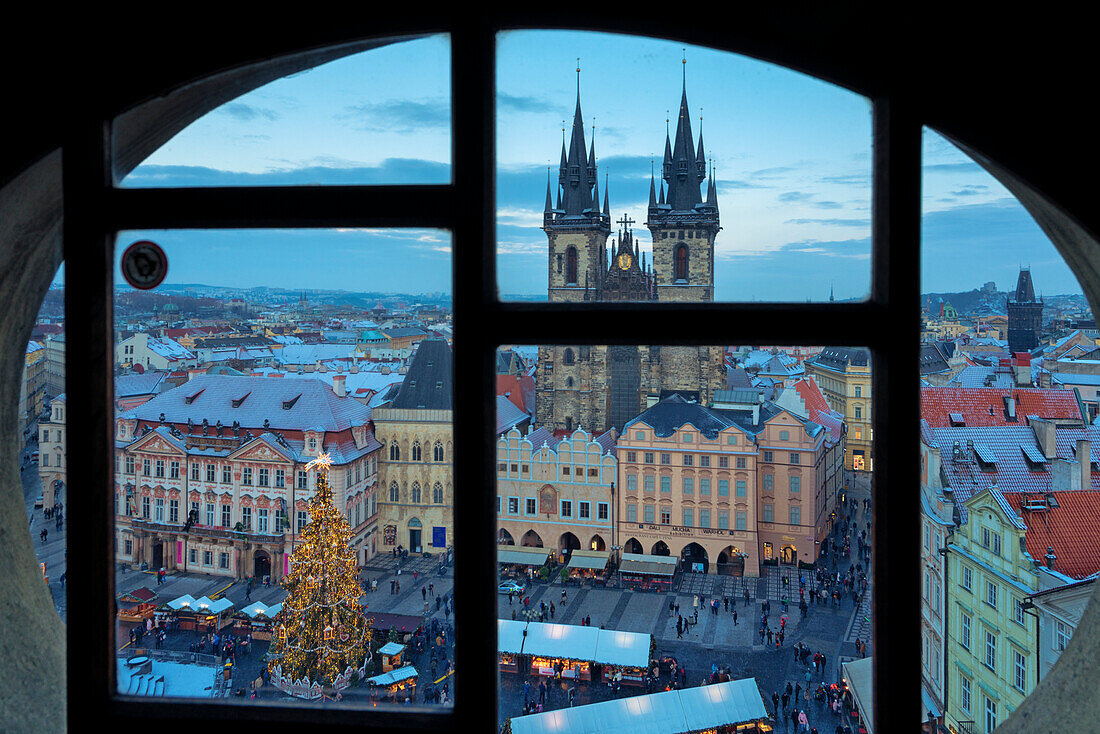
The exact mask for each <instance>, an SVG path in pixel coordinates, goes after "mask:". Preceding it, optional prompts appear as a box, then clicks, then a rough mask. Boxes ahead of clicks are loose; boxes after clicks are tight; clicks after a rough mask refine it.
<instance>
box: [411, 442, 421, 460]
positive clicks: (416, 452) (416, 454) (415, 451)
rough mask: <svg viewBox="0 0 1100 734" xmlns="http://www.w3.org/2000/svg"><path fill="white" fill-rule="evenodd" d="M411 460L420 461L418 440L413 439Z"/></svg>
mask: <svg viewBox="0 0 1100 734" xmlns="http://www.w3.org/2000/svg"><path fill="white" fill-rule="evenodd" d="M412 460H413V461H420V442H419V441H415V442H414V443H413V450H412Z"/></svg>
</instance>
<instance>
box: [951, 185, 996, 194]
mask: <svg viewBox="0 0 1100 734" xmlns="http://www.w3.org/2000/svg"><path fill="white" fill-rule="evenodd" d="M988 191H989V187H988V186H984V185H982V184H967V185H966V186H963V187H961V188H958V189H955V190H954V191H952V192H951V195H952V196H977V195H978V194H984V193H986V192H988Z"/></svg>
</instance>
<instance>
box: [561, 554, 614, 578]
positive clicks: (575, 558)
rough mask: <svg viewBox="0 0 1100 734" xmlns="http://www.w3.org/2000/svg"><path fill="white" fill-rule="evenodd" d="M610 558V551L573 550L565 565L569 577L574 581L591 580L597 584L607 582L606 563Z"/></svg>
mask: <svg viewBox="0 0 1100 734" xmlns="http://www.w3.org/2000/svg"><path fill="white" fill-rule="evenodd" d="M610 560H611V551H595V550H575V551H573V552H572V553H571V554H570V556H569V565H568V566H567V567H566V568H567V569H568V572H569V578H570V579H572V580H574V581H578V582H579V581H591V582H592V583H595V584H598V585H601V586H603V585H606V584H607V564H608V562H610Z"/></svg>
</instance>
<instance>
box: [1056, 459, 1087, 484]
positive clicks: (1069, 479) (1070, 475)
mask: <svg viewBox="0 0 1100 734" xmlns="http://www.w3.org/2000/svg"><path fill="white" fill-rule="evenodd" d="M1076 463H1077V462H1076V461H1073V460H1072V459H1051V461H1050V488H1051V489H1052V490H1054V491H1056V492H1069V491H1076V490H1078V489H1081V474H1082V473H1083V472H1082V471H1081V469H1080V467H1074V466H1073V465H1074V464H1076Z"/></svg>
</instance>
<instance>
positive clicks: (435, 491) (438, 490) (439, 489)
mask: <svg viewBox="0 0 1100 734" xmlns="http://www.w3.org/2000/svg"><path fill="white" fill-rule="evenodd" d="M432 502H433V503H435V504H437V505H441V504H443V485H442V484H440V483H439V482H436V483H435V486H434V487H432Z"/></svg>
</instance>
